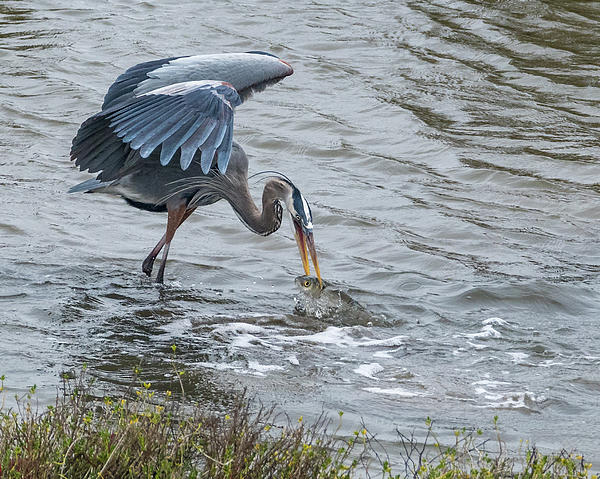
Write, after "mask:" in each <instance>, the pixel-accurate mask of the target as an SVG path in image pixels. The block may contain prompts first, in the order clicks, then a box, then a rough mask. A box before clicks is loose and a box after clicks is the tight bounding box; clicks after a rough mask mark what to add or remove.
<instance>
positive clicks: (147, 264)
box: [142, 208, 196, 276]
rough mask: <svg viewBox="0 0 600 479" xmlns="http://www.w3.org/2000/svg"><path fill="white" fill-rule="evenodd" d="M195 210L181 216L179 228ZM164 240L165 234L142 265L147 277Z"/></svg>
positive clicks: (192, 209)
mask: <svg viewBox="0 0 600 479" xmlns="http://www.w3.org/2000/svg"><path fill="white" fill-rule="evenodd" d="M195 210H196V208H191V209H189V210H187V211H186V212H185V214H184V215H183V218H182V219H181V221H180V222H179V226H181V223H183V222H184V221H185V220H187V219H188V218H189V217H190V215H191V214H192V213H193V212H194V211H195ZM179 226H178V228H179ZM166 239H167V234H166V233H165V234H164V235H163V237H162V238H161V239H160V241H159V242H158V243H156V246H155V247H154V249H153V250H152V251H150V254H149V255H148V256H147V257H146V259H145V260H144V262H143V263H142V271H143V272H144V273H146V275H147V276H150V275H151V274H152V268H153V267H154V260H156V257H157V256H158V253H160V250H161V249H162V248H163V246H164V245H165V241H166Z"/></svg>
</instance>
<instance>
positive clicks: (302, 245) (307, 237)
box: [294, 221, 323, 288]
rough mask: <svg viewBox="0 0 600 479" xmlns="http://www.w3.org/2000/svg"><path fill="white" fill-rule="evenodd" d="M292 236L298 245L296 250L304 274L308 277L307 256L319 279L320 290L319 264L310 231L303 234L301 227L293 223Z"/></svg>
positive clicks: (321, 282)
mask: <svg viewBox="0 0 600 479" xmlns="http://www.w3.org/2000/svg"><path fill="white" fill-rule="evenodd" d="M294 236H295V237H296V243H297V244H298V250H299V251H300V257H301V258H302V266H304V274H306V275H307V276H309V275H310V266H309V264H308V254H309V253H310V258H311V259H312V263H313V267H314V268H315V273H316V275H317V278H318V279H319V284H320V285H321V288H322V287H323V281H322V280H321V271H320V270H319V263H318V261H317V250H316V249H315V241H314V239H313V234H312V231H310V232H306V233H305V232H304V230H303V229H302V225H300V224H298V223H296V222H295V221H294Z"/></svg>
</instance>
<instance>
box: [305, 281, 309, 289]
mask: <svg viewBox="0 0 600 479" xmlns="http://www.w3.org/2000/svg"><path fill="white" fill-rule="evenodd" d="M309 286H310V281H308V280H306V281H305V282H304V287H305V288H308V287H309Z"/></svg>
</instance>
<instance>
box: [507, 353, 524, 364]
mask: <svg viewBox="0 0 600 479" xmlns="http://www.w3.org/2000/svg"><path fill="white" fill-rule="evenodd" d="M506 354H507V355H508V356H510V357H512V360H513V363H518V362H521V361H523V360H525V358H528V357H529V354H526V353H506Z"/></svg>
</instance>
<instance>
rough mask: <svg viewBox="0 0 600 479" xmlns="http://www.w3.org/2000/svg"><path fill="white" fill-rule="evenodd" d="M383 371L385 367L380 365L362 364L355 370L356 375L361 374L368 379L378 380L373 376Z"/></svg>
mask: <svg viewBox="0 0 600 479" xmlns="http://www.w3.org/2000/svg"><path fill="white" fill-rule="evenodd" d="M380 371H383V366H382V365H381V364H379V363H371V364H361V365H360V366H359V367H357V368H356V369H354V372H355V373H356V374H360V375H362V376H365V377H367V378H371V379H377V378H376V377H375V376H373V374H377V373H378V372H380Z"/></svg>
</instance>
